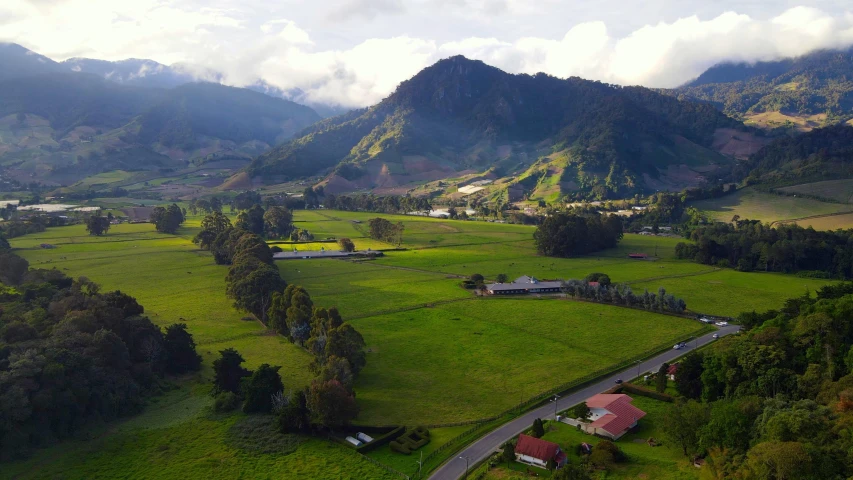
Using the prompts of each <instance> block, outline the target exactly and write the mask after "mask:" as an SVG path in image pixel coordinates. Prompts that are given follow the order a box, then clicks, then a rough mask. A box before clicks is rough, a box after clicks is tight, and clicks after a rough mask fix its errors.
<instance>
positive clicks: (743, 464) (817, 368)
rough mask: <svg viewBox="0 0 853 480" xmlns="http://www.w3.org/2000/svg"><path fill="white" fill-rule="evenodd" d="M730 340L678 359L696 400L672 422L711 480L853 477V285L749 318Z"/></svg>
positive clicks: (686, 389) (676, 436) (675, 411)
mask: <svg viewBox="0 0 853 480" xmlns="http://www.w3.org/2000/svg"><path fill="white" fill-rule="evenodd" d="M740 320H741V322H742V323H743V325H744V327H745V328H747V329H749V331H748V332H747V333H746V334H741V335H738V336H732V337H727V338H726V339H725V340H724V341H721V342H720V343H719V344H718V345H717V346H716V347H715V348H712V349H707V350H705V351H704V353H696V352H693V353H691V354H689V355H688V356H687V357H686V358H685V359H684V360H682V362H680V363H679V365H678V370H677V372H676V382H675V383H676V388H677V390H678V392H679V393H680V394H681V395H682V396H683V397H685V398H686V399H688V400H687V401H683V402H679V403H677V404H676V405H675V406H674V407H673V408H672V410H671V411H670V412H668V414H667V416H666V417H665V418H666V423H665V425H663V426H664V428H665V429H666V431H667V432H668V435H669V437H670V439H671V440H672V441H673V442H675V444H676V445H678V447H679V449H680V450H681V452H682V453H683V454H684V455H685V456H688V457H695V456H701V457H704V458H705V468H706V469H707V470H708V477H707V478H715V479H716V478H720V479H722V478H741V479H782V478H787V479H835V478H839V479H841V478H848V477H850V476H851V475H852V474H853V457H851V456H850V455H849V452H850V451H851V449H853V437H851V436H850V435H849V426H850V425H851V424H853V348H852V347H853V284H850V283H846V284H841V285H838V286H828V287H824V288H823V289H821V290H819V291H818V292H817V295H816V296H812V295H810V294H805V295H803V296H802V297H798V298H793V299H789V300H788V301H787V302H785V305H784V306H783V308H781V309H780V310H772V311H768V312H763V313H756V312H749V313H745V314H742V315H741V317H740Z"/></svg>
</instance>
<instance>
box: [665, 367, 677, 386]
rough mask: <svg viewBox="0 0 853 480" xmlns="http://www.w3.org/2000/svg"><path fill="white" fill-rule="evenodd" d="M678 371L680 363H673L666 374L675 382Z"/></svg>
mask: <svg viewBox="0 0 853 480" xmlns="http://www.w3.org/2000/svg"><path fill="white" fill-rule="evenodd" d="M677 372H678V364H677V363H673V364H672V365H670V366H669V368H667V369H666V376H667V377H669V379H670V380H672V381H673V382H674V381H675V374H676V373H677Z"/></svg>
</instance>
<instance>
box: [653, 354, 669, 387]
mask: <svg viewBox="0 0 853 480" xmlns="http://www.w3.org/2000/svg"><path fill="white" fill-rule="evenodd" d="M668 373H669V364H668V363H666V362H664V364H663V365H661V366H660V369H658V373H657V375H655V390H657V391H658V392H660V393H663V392H665V391H666V384H667V383H668V380H669V378H667V376H668Z"/></svg>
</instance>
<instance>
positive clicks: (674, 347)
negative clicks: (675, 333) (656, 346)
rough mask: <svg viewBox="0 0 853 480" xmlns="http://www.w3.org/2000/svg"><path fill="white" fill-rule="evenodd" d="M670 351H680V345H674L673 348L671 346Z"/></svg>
mask: <svg viewBox="0 0 853 480" xmlns="http://www.w3.org/2000/svg"><path fill="white" fill-rule="evenodd" d="M672 349H673V350H681V344H680V343H676V344H675V345H673V346H672Z"/></svg>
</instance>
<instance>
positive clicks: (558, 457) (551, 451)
mask: <svg viewBox="0 0 853 480" xmlns="http://www.w3.org/2000/svg"><path fill="white" fill-rule="evenodd" d="M515 459H516V461H518V462H520V463H526V464H528V465H534V466H537V467H542V468H546V466H547V465H548V462H549V461H553V462H554V464H556V465H557V467H562V466H563V465H565V464H566V460H567V457H566V453H565V452H563V451H562V450H561V449H560V446H559V445H557V444H556V443H553V442H549V441H547V440H542V439H540V438H536V437H531V436H530V435H525V434H523V433H522V434H521V435H519V436H518V443H517V444H516V445H515Z"/></svg>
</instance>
